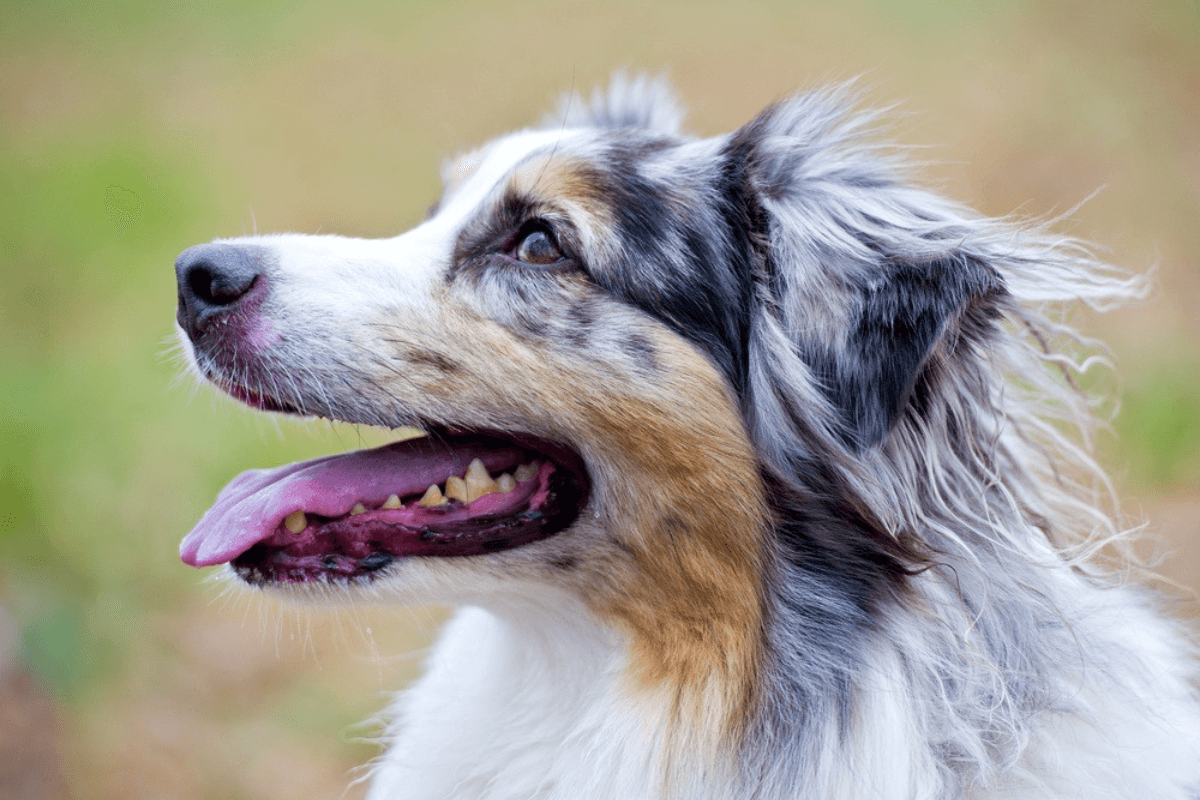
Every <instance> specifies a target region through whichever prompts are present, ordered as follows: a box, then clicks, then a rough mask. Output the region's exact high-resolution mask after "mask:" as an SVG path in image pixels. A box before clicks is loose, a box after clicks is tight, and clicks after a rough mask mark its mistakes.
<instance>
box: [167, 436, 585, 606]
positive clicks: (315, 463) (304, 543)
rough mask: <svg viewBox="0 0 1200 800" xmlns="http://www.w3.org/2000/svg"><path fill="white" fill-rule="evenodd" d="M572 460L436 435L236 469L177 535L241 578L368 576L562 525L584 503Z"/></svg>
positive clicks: (555, 448) (551, 452)
mask: <svg viewBox="0 0 1200 800" xmlns="http://www.w3.org/2000/svg"><path fill="white" fill-rule="evenodd" d="M588 489H589V483H588V479H587V473H586V471H585V470H584V468H583V464H582V460H581V459H580V458H579V456H578V455H577V454H575V453H574V452H573V451H571V450H570V449H569V448H567V447H564V446H562V445H558V444H555V443H552V442H548V441H544V440H540V439H536V438H533V437H527V436H523V435H505V434H495V433H455V432H448V431H437V432H436V433H434V434H431V435H429V436H425V437H423V438H418V439H410V440H407V441H403V442H397V443H394V444H390V445H386V446H384V447H378V448H375V449H372V450H360V451H357V452H353V453H347V454H345V455H341V456H329V457H325V458H318V459H314V460H312V461H306V462H301V463H297V464H290V465H287V466H283V467H279V468H276V469H272V470H251V471H249V472H245V473H242V474H241V475H239V476H238V477H237V478H235V479H234V480H233V481H232V482H231V483H230V484H229V485H228V486H226V487H225V489H223V490H222V491H221V493H220V495H219V496H218V497H217V501H216V503H214V504H213V507H212V508H210V509H209V510H208V512H207V513H206V514H205V515H204V517H203V518H202V519H201V520H200V522H199V523H197V525H196V527H195V528H194V529H193V530H192V532H191V533H189V534H188V535H187V536H186V537H185V538H184V540H183V543H182V544H181V546H180V555H181V557H182V558H183V561H184V562H185V563H187V564H191V565H192V566H196V567H204V566H211V565H214V564H222V563H225V562H230V563H231V564H232V565H233V568H234V569H235V570H236V571H237V573H238V574H239V576H240V577H242V578H243V579H244V580H246V581H248V582H249V583H253V584H263V583H269V582H289V583H303V582H312V581H321V582H328V581H339V580H341V581H350V580H364V579H370V578H373V577H376V576H377V575H379V574H381V573H383V572H385V571H386V569H385V568H386V567H387V566H388V565H389V564H391V563H393V562H394V561H396V560H397V559H401V558H405V557H409V556H474V555H482V554H486V553H496V552H499V551H503V550H508V549H512V548H515V547H520V546H522V545H526V544H529V543H531V542H535V541H537V540H539V539H545V538H547V537H549V536H553V535H554V534H556V533H558V532H559V531H561V530H563V529H564V528H566V527H568V526H569V525H570V524H571V523H572V522H574V520H575V518H576V517H578V515H579V512H580V510H581V509H582V508H583V506H584V504H585V503H586V501H587V495H588Z"/></svg>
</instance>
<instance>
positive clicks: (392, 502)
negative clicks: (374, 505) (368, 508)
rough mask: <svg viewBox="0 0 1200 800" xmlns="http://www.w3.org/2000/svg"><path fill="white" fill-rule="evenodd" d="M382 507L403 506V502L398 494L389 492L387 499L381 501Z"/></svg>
mask: <svg viewBox="0 0 1200 800" xmlns="http://www.w3.org/2000/svg"><path fill="white" fill-rule="evenodd" d="M381 507H382V508H404V504H403V503H401V502H400V496H399V495H395V494H389V495H388V499H387V500H384V501H383V506H381Z"/></svg>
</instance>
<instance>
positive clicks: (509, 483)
mask: <svg viewBox="0 0 1200 800" xmlns="http://www.w3.org/2000/svg"><path fill="white" fill-rule="evenodd" d="M496 486H497V487H499V489H500V491H502V492H504V493H506V494H507V493H508V492H511V491H512V490H513V489H515V488H517V481H516V479H515V478H514V477H513V476H512V475H509V474H508V473H507V472H506V473H504V474H503V475H501V476H500V477H499V478H496Z"/></svg>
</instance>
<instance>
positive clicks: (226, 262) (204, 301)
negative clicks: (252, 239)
mask: <svg viewBox="0 0 1200 800" xmlns="http://www.w3.org/2000/svg"><path fill="white" fill-rule="evenodd" d="M259 256H260V252H259V249H258V248H257V247H238V246H236V245H231V244H201V245H197V246H196V247H190V248H188V249H187V250H184V251H183V254H182V255H180V256H179V259H178V260H176V262H175V281H176V283H177V284H178V285H179V308H178V309H177V310H176V312H175V319H177V320H178V321H179V325H180V327H182V328H183V329H184V330H185V331H187V335H188V336H189V337H191V338H192V339H193V340H195V339H197V338H198V337H199V336H200V335H201V334H203V333H204V332H205V331H206V330H207V329H208V327H209V326H210V325H211V324H212V323H213V322H214V321H215V320H217V319H220V317H221V316H222V315H224V314H228V313H229V312H231V311H233V310H234V309H236V308H237V307H238V304H239V303H240V302H241V301H242V300H243V299H244V298H245V297H246V296H247V295H249V294H250V290H251V289H253V288H254V285H255V284H256V283H257V282H258V278H259V275H261V274H262V270H261V268H260V263H259V262H260V260H261V259H260V257H259Z"/></svg>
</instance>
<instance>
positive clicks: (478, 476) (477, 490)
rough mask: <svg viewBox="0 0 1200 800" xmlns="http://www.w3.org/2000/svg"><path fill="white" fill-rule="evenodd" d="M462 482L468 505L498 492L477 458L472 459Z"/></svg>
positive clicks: (497, 488) (494, 483)
mask: <svg viewBox="0 0 1200 800" xmlns="http://www.w3.org/2000/svg"><path fill="white" fill-rule="evenodd" d="M463 481H464V482H465V483H466V486H467V498H468V499H467V502H468V503H469V502H471V501H472V500H478V499H479V498H480V497H483V496H484V495H485V494H496V493H497V492H499V491H500V487H499V486H497V485H496V482H495V481H494V480H492V476H491V475H489V474H488V471H487V467H485V466H484V465H483V462H482V461H480V460H479V459H478V458H476V459H473V460H472V461H471V463H470V465H468V466H467V474H466V475H464V476H463ZM447 483H448V482H447ZM447 488H449V487H447Z"/></svg>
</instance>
